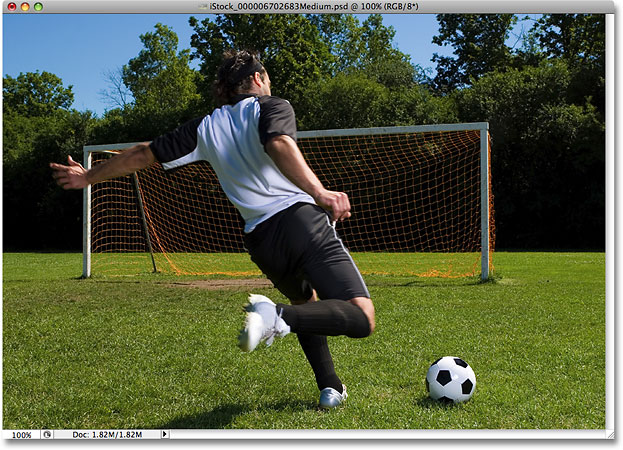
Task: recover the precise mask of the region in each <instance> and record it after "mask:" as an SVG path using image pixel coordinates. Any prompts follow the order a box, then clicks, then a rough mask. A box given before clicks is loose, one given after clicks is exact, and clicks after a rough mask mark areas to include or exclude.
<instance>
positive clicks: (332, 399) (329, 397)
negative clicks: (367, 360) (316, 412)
mask: <svg viewBox="0 0 623 450" xmlns="http://www.w3.org/2000/svg"><path fill="white" fill-rule="evenodd" d="M346 397H348V394H347V393H346V386H345V385H342V393H341V394H340V393H339V392H338V391H336V390H335V389H333V388H330V387H328V388H324V389H323V390H322V391H320V402H319V403H320V405H319V406H320V407H321V408H324V409H331V408H336V407H338V406H340V405H341V404H342V403H344V400H346Z"/></svg>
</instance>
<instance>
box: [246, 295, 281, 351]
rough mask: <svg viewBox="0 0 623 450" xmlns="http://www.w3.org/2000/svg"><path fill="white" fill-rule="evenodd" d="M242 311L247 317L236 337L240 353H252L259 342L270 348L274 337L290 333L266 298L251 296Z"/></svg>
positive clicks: (274, 306)
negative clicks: (244, 311)
mask: <svg viewBox="0 0 623 450" xmlns="http://www.w3.org/2000/svg"><path fill="white" fill-rule="evenodd" d="M244 309H245V310H246V311H247V316H246V318H245V321H244V327H243V328H242V330H241V331H240V334H239V335H238V347H240V348H241V349H242V351H244V352H252V351H253V350H255V348H256V347H257V346H258V345H259V344H260V342H265V343H266V346H270V345H271V344H272V343H273V340H274V339H275V336H276V337H283V336H285V335H286V334H288V333H289V332H290V327H289V326H288V324H286V323H285V321H284V320H283V319H282V318H281V316H280V315H278V314H277V307H276V305H275V304H274V303H273V301H272V300H271V299H269V298H268V297H264V296H263V295H256V294H251V295H249V303H248V304H247V305H246V306H245V307H244Z"/></svg>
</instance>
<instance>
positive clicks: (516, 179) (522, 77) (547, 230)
mask: <svg viewBox="0 0 623 450" xmlns="http://www.w3.org/2000/svg"><path fill="white" fill-rule="evenodd" d="M572 71H573V69H572V68H570V67H569V66H568V64H567V63H566V62H565V61H561V60H553V61H544V62H542V63H541V64H540V65H539V66H538V67H530V66H526V67H524V68H523V69H508V70H505V71H495V72H491V73H488V74H486V75H483V76H482V77H481V78H480V79H479V80H477V81H475V82H474V84H473V86H472V87H471V88H467V89H464V90H462V91H460V92H457V93H456V94H455V97H456V99H457V104H458V105H459V116H460V119H461V121H466V122H475V121H488V122H489V124H490V133H491V136H492V140H493V151H492V173H493V192H494V195H495V198H496V203H495V216H496V228H497V230H498V233H497V245H498V246H503V247H507V248H508V247H515V248H602V247H603V245H604V242H605V241H604V238H605V236H604V226H605V223H604V219H605V208H604V205H605V183H604V181H605V180H604V170H605V166H604V164H605V159H604V158H605V152H604V150H605V148H604V144H605V142H604V127H603V122H602V121H601V119H600V117H599V114H598V112H597V110H596V108H595V107H594V106H592V105H591V104H590V103H585V104H582V105H575V104H572V103H570V102H569V101H568V99H569V98H570V90H572V89H573V85H572Z"/></svg>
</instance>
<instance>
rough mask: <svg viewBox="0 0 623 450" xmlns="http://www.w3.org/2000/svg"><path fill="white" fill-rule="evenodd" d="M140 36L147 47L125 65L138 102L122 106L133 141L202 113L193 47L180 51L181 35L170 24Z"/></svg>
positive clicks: (127, 82) (124, 75)
mask: <svg viewBox="0 0 623 450" xmlns="http://www.w3.org/2000/svg"><path fill="white" fill-rule="evenodd" d="M154 28H155V31H154V32H151V33H145V34H142V35H141V36H140V39H141V42H143V44H144V46H145V48H144V49H143V50H141V51H140V52H139V54H138V56H136V57H135V58H132V59H130V61H129V62H128V64H126V65H124V66H123V68H122V80H123V83H124V85H125V86H126V87H127V88H128V89H129V90H130V92H131V93H132V96H133V98H134V101H133V103H132V108H124V109H122V110H121V111H122V113H123V114H124V116H125V123H126V125H127V126H128V127H130V130H131V135H132V136H133V138H134V139H133V140H150V139H153V138H154V137H155V136H157V135H159V134H162V133H164V132H166V131H169V130H171V129H173V128H175V127H177V126H178V125H179V124H180V123H183V122H184V121H186V120H189V119H191V118H192V117H194V116H195V115H198V114H199V110H198V103H199V94H198V93H197V84H196V81H197V74H196V72H195V71H194V70H192V69H191V68H190V65H189V64H190V50H188V49H186V50H181V51H179V52H178V51H177V46H178V37H177V34H175V32H174V31H173V30H172V29H171V28H169V27H168V26H166V25H162V24H160V23H158V24H156V25H155V27H154Z"/></svg>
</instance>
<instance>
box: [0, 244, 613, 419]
mask: <svg viewBox="0 0 623 450" xmlns="http://www.w3.org/2000/svg"><path fill="white" fill-rule="evenodd" d="M396 258H399V256H396ZM494 263H495V267H496V273H495V277H494V280H493V281H491V282H487V283H480V282H479V281H478V280H477V279H453V280H443V279H435V278H413V277H392V276H381V275H369V276H367V277H366V280H367V281H368V284H369V288H370V292H371V294H372V297H373V299H374V302H375V306H376V310H377V331H376V332H375V333H374V335H373V336H371V337H369V338H367V339H358V340H355V339H349V338H345V337H336V338H330V341H329V342H330V346H331V349H332V352H333V355H334V360H335V365H336V369H337V371H338V374H339V375H340V376H341V378H342V380H343V381H344V383H345V384H346V385H347V386H348V391H349V398H348V400H347V403H346V405H345V406H344V407H341V408H339V409H337V410H334V411H329V412H324V411H319V410H318V409H317V408H316V404H317V400H318V392H317V388H316V385H315V382H314V379H313V375H312V373H311V369H310V368H309V367H308V365H307V362H306V360H305V358H304V356H303V353H302V351H301V350H300V349H299V347H298V342H297V339H296V338H295V337H294V336H291V335H290V336H287V337H285V338H284V339H281V340H278V341H277V342H275V344H274V345H273V346H272V347H270V348H266V347H262V348H260V349H259V350H257V351H255V352H253V353H251V354H246V353H242V352H240V351H239V350H238V348H237V347H236V345H235V344H236V336H237V333H238V329H239V327H240V325H241V323H242V320H243V313H242V309H241V306H242V305H243V304H244V303H245V300H246V293H245V291H244V290H229V291H227V290H224V291H211V290H205V289H200V288H192V287H180V286H174V285H172V283H171V281H172V280H177V278H174V277H172V276H170V275H161V274H152V275H140V276H134V277H95V278H93V279H90V280H80V279H78V276H79V275H80V273H81V256H80V255H77V254H4V256H3V272H4V273H3V276H4V281H3V295H4V298H3V339H4V340H3V345H4V348H3V350H4V352H3V427H4V428H5V429H40V428H52V429H60V428H65V429H104V428H126V429H130V428H142V429H144V428H163V429H176V428H207V429H221V428H237V429H239V428H243V429H294V428H296V429H334V428H339V429H444V428H454V429H457V428H459V429H604V428H605V255H604V254H603V253H496V254H495V257H494ZM184 279H192V277H185V278H184ZM254 292H257V293H261V294H265V295H268V296H270V297H271V298H273V299H274V300H276V301H285V299H284V298H283V297H282V296H281V295H280V294H279V293H277V292H276V291H275V290H274V289H256V290H254ZM444 355H454V356H460V357H462V358H463V359H465V360H466V361H467V362H469V363H470V365H471V366H472V367H473V369H474V371H475V372H476V377H477V387H476V391H475V394H474V397H473V398H472V399H471V400H470V401H469V402H467V403H464V404H461V405H458V406H444V405H440V404H437V403H435V402H433V401H431V400H429V399H428V397H427V394H426V389H425V384H424V378H425V375H426V371H427V369H428V366H429V364H430V363H431V362H432V361H434V360H435V359H437V358H438V357H440V356H444Z"/></svg>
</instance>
